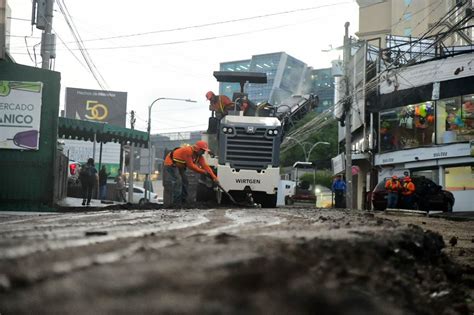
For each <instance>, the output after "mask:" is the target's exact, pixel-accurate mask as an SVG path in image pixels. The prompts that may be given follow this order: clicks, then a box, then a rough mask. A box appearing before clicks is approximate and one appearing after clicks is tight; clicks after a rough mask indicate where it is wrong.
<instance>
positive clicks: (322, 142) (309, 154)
mask: <svg viewBox="0 0 474 315" xmlns="http://www.w3.org/2000/svg"><path fill="white" fill-rule="evenodd" d="M318 144H325V145H330V143H329V142H327V141H318V142H316V143H315V144H313V146H312V147H311V148H310V149H309V152H308V157H306V162H308V160H309V157H310V156H311V152H312V151H313V149H314V148H316V147H317V146H318Z"/></svg>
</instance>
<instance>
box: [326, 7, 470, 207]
mask: <svg viewBox="0 0 474 315" xmlns="http://www.w3.org/2000/svg"><path fill="white" fill-rule="evenodd" d="M358 3H359V5H360V7H361V9H360V10H361V12H360V15H361V25H360V30H359V32H358V33H357V34H358V35H360V36H361V37H362V38H365V39H368V38H373V37H375V36H380V37H381V38H380V39H381V40H380V41H378V43H379V46H376V47H374V46H372V45H370V44H369V42H370V43H371V44H373V43H374V42H377V41H369V42H367V41H363V40H361V41H358V47H359V48H358V49H357V50H356V51H355V52H353V54H352V56H351V58H350V62H349V71H348V77H349V82H350V91H351V93H350V96H351V116H352V119H351V121H350V124H351V138H352V150H351V157H352V168H353V169H352V170H353V172H352V173H353V174H354V176H353V179H352V184H353V192H352V194H353V205H352V206H353V207H355V208H359V209H361V208H368V207H370V201H368V199H367V193H368V192H369V191H371V190H372V189H373V188H374V187H375V185H376V184H377V182H378V181H380V180H383V179H384V178H385V177H388V176H391V175H403V173H404V172H406V171H408V172H409V173H411V174H412V175H420V176H425V177H427V178H430V179H432V180H433V181H434V182H435V183H437V184H438V185H440V186H443V188H444V189H447V190H449V191H451V192H452V193H453V194H454V195H455V198H456V202H455V204H454V210H455V211H461V210H474V208H473V207H472V204H474V197H472V192H473V191H474V157H473V152H472V149H471V146H473V144H472V143H473V142H474V130H473V127H474V120H473V117H472V116H473V115H472V113H474V108H473V105H472V104H474V100H473V94H474V72H473V70H474V66H473V65H472V54H473V53H474V47H473V46H472V44H469V45H462V46H460V45H461V44H462V43H465V42H468V39H469V37H467V38H464V36H461V35H459V34H460V33H459V32H458V30H459V29H462V31H463V32H464V35H465V34H472V33H471V29H465V25H466V23H464V24H463V23H459V25H458V26H457V28H453V30H452V31H453V32H452V34H451V36H448V37H445V38H444V39H443V40H442V41H439V40H438V37H439V35H440V34H439V33H438V34H437V35H436V34H435V36H432V37H428V38H426V37H425V38H423V39H422V40H419V39H417V38H413V37H410V36H408V37H404V36H403V35H405V34H404V33H403V32H401V30H402V26H403V25H405V26H406V25H408V24H403V23H405V22H403V21H404V20H403V18H401V19H400V17H403V16H404V15H402V12H404V14H405V13H407V12H411V11H410V10H412V9H416V8H418V7H417V6H419V5H421V4H423V8H424V7H425V6H427V7H429V8H431V10H430V11H429V12H432V14H431V15H430V16H427V15H422V16H424V17H426V18H425V19H421V20H418V21H417V22H415V23H416V24H415V25H418V26H419V27H418V28H417V31H418V32H420V33H412V34H406V35H415V36H416V35H420V34H422V33H423V32H428V30H430V32H436V29H437V28H434V29H431V28H432V26H433V25H434V24H435V23H436V22H437V21H443V20H445V17H447V16H449V12H452V19H454V20H456V19H458V20H459V21H461V20H460V19H462V16H463V14H464V13H465V12H466V9H467V8H469V7H470V5H471V4H470V1H457V2H456V1H442V2H440V1H424V2H423V3H422V1H401V0H400V1H395V0H393V1H358ZM457 3H460V4H461V5H460V6H457V5H456V4H457ZM401 8H404V9H403V11H401V12H400V10H401ZM443 8H444V9H443ZM453 8H455V10H453V11H451V9H453ZM441 9H443V10H444V11H436V10H441ZM377 10H379V11H377ZM397 10H398V11H397ZM418 11H420V12H422V11H423V10H422V8H419V9H416V10H415V11H413V12H418ZM368 12H370V14H369V13H368ZM435 12H437V13H436V14H435ZM425 13H426V12H425ZM367 14H368V15H367ZM369 15H370V16H373V18H372V19H362V16H369ZM383 16H385V18H386V19H387V21H391V22H390V24H388V23H385V24H383V23H382V22H383V21H382V22H381V21H379V19H378V18H379V17H383ZM397 16H398V18H396V17H397ZM412 19H414V13H413V16H412ZM362 20H364V21H362ZM380 20H384V19H383V18H381V19H380ZM427 20H429V21H431V22H429V23H428V22H427V24H426V25H424V26H423V23H425V22H426V21H427ZM380 23H382V24H380ZM395 24H397V25H395ZM383 25H385V26H384V27H383ZM389 26H390V27H389ZM471 28H472V27H471ZM440 31H441V32H442V31H443V30H438V32H440ZM388 32H393V33H390V34H389V33H388ZM387 34H389V35H388V36H387ZM394 37H397V38H398V39H400V38H402V39H403V45H392V44H391V43H393V42H394V40H393V38H394ZM449 43H454V44H455V46H448V44H449ZM385 45H386V46H385ZM387 56H389V58H386V57H387ZM390 56H391V57H390ZM361 73H362V74H363V75H361ZM339 88H340V86H338V87H337V89H339ZM340 99H342V97H341V98H340ZM340 99H339V100H340ZM339 100H336V101H339ZM336 112H337V111H336ZM342 112H343V111H341V110H339V116H341V113H342ZM346 123H347V122H346ZM344 138H345V133H344V128H340V129H339V141H340V143H341V144H343V141H344ZM343 160H344V154H341V155H340V156H338V157H336V158H335V159H333V165H335V167H334V172H335V173H338V172H339V173H341V172H343V170H344V166H345V163H344V161H343ZM336 166H337V167H336Z"/></svg>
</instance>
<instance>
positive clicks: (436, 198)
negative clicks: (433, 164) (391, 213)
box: [371, 176, 454, 212]
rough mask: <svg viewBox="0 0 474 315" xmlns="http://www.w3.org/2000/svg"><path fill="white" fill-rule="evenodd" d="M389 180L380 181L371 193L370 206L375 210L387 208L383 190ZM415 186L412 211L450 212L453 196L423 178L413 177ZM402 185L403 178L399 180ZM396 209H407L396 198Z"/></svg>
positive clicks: (385, 194)
mask: <svg viewBox="0 0 474 315" xmlns="http://www.w3.org/2000/svg"><path fill="white" fill-rule="evenodd" d="M388 179H389V178H385V179H384V180H382V181H380V182H379V183H378V184H377V186H376V187H375V188H374V190H373V191H372V193H371V196H372V205H373V207H374V209H375V210H385V209H386V208H387V190H385V182H386V181H387V180H388ZM411 179H412V182H413V183H414V184H415V195H414V198H413V209H419V210H424V211H430V210H442V211H443V212H452V211H453V206H454V195H453V194H452V193H451V192H449V191H447V190H444V189H442V187H441V186H439V185H437V184H436V183H435V182H433V181H432V180H431V179H428V178H426V177H424V176H419V177H418V176H414V177H412V178H411ZM400 181H401V183H402V185H403V178H401V179H400ZM398 208H400V209H408V208H409V207H408V206H407V205H405V204H403V200H402V198H401V194H400V198H398Z"/></svg>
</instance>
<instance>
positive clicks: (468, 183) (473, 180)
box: [445, 166, 474, 191]
mask: <svg viewBox="0 0 474 315" xmlns="http://www.w3.org/2000/svg"><path fill="white" fill-rule="evenodd" d="M445 174H446V177H445V178H446V189H447V190H449V191H459V190H474V167H473V166H458V167H449V168H446V169H445Z"/></svg>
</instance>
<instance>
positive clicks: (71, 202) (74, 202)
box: [57, 197, 125, 209]
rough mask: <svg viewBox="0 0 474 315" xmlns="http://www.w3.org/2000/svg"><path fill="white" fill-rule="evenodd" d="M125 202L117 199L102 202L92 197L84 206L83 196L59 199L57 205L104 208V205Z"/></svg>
mask: <svg viewBox="0 0 474 315" xmlns="http://www.w3.org/2000/svg"><path fill="white" fill-rule="evenodd" d="M122 204H125V203H124V202H117V201H110V200H108V201H107V203H102V202H101V200H98V199H92V200H91V204H90V205H89V206H83V205H82V198H74V197H66V198H64V199H61V200H60V201H58V203H57V205H58V206H60V207H63V208H81V207H83V208H84V209H86V208H88V207H90V208H103V207H109V206H113V205H122Z"/></svg>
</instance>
